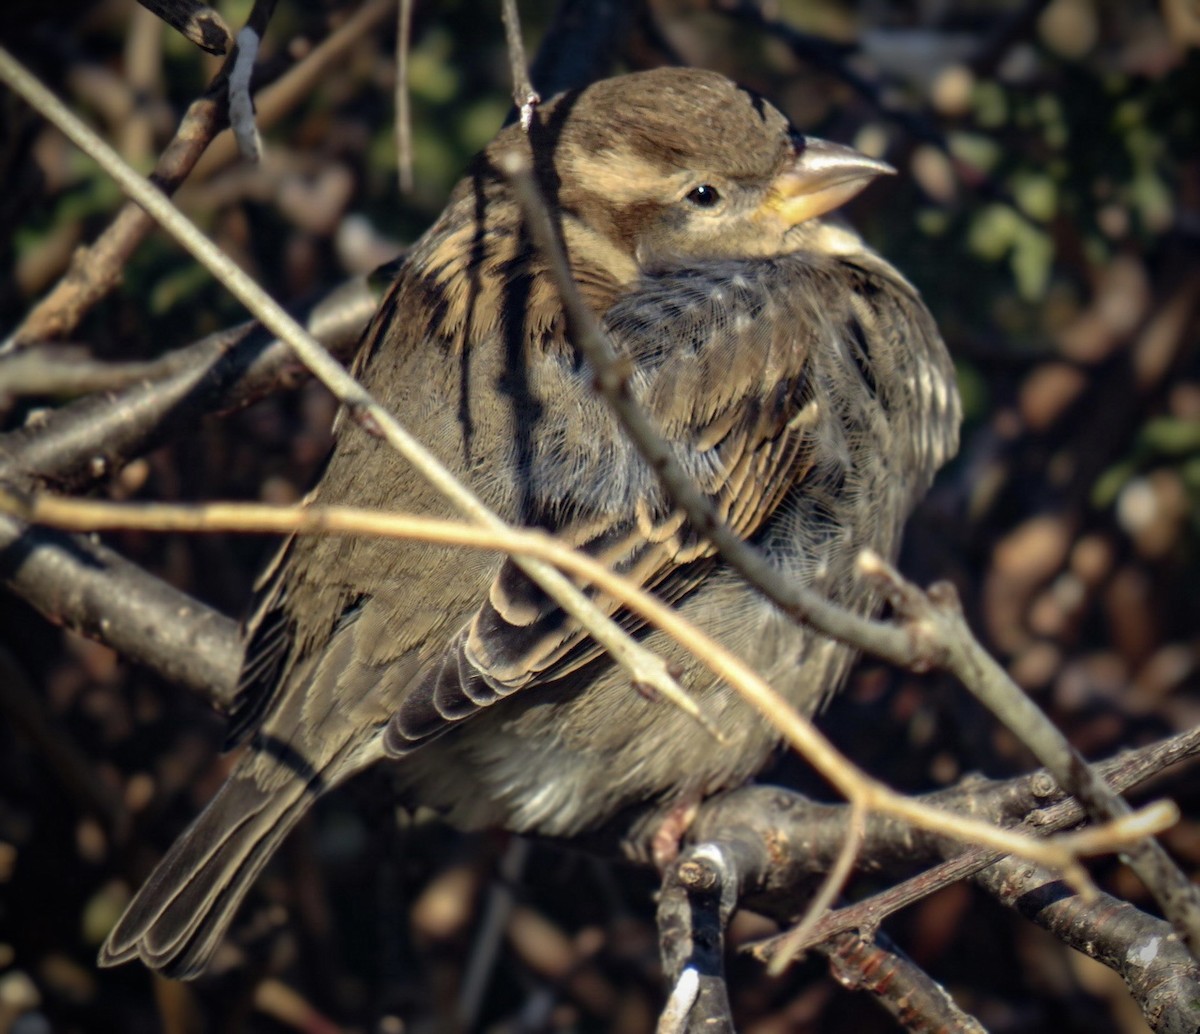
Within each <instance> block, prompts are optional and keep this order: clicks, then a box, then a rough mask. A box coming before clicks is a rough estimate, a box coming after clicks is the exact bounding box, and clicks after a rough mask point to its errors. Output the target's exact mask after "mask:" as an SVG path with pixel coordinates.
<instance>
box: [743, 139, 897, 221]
mask: <svg viewBox="0 0 1200 1034" xmlns="http://www.w3.org/2000/svg"><path fill="white" fill-rule="evenodd" d="M796 149H797V154H796V160H795V162H793V163H792V165H791V166H790V167H789V168H787V169H785V170H784V171H783V172H781V173H780V174H779V175H778V176H776V177H775V179H774V181H773V182H772V184H771V189H770V191H769V193H768V195H767V199H766V200H765V201H764V202H763V206H762V207H763V210H764V214H771V215H774V216H775V217H776V218H778V219H781V220H782V221H783V222H784V223H785V224H786V225H787V227H788V228H789V229H790V228H791V227H793V226H798V225H799V224H800V223H803V222H806V221H807V220H809V219H815V218H816V217H817V216H819V215H824V214H825V213H826V212H831V211H833V209H835V208H837V207H838V206H840V205H844V204H845V203H846V202H847V201H849V200H850V199H851V198H852V197H854V195H855V194H857V193H858V192H859V191H860V190H862V189H863V187H865V186H866V185H867V184H868V183H870V182H871V180H873V179H874V178H875V177H876V176H885V175H888V176H890V175H892V174H894V173H895V171H896V170H895V169H893V168H892V167H891V166H890V165H888V164H887V162H881V161H877V160H876V159H874V158H868V157H867V156H866V155H865V154H861V153H860V152H858V151H856V150H854V148H852V147H843V146H842V145H841V144H833V143H830V142H829V141H828V140H821V139H819V138H817V137H813V136H800V137H797V138H796Z"/></svg>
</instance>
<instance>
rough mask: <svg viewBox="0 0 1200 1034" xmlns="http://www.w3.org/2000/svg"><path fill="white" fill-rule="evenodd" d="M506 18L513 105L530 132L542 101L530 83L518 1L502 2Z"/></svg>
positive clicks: (505, 27)
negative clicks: (530, 126) (537, 108)
mask: <svg viewBox="0 0 1200 1034" xmlns="http://www.w3.org/2000/svg"><path fill="white" fill-rule="evenodd" d="M501 3H502V10H503V16H504V39H505V42H506V43H507V45H508V61H509V68H510V70H511V72H512V88H513V103H514V104H515V105H516V106H517V110H518V111H519V112H520V113H521V128H522V129H523V130H525V131H526V132H529V125H530V123H531V122H532V120H533V109H534V108H536V107H537V106H538V105H539V104H540V103H541V101H542V98H541V97H539V96H538V94H537V91H536V90H535V89H534V88H533V83H531V82H530V81H529V66H528V65H527V64H526V63H525V43H524V41H523V40H522V39H521V17H520V15H519V14H518V13H517V0H501Z"/></svg>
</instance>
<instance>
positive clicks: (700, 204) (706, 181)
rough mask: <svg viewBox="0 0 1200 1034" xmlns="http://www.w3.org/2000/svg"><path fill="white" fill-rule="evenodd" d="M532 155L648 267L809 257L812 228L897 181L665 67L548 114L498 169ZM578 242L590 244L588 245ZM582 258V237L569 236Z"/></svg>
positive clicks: (721, 82)
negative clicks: (804, 253) (801, 253)
mask: <svg viewBox="0 0 1200 1034" xmlns="http://www.w3.org/2000/svg"><path fill="white" fill-rule="evenodd" d="M514 147H517V148H523V149H529V151H531V152H532V155H531V157H532V161H533V164H534V167H535V169H536V170H537V173H538V177H539V180H540V182H541V185H542V189H543V191H544V193H545V194H546V195H547V197H548V199H549V200H550V202H551V204H552V205H553V206H554V207H555V208H556V209H557V211H559V212H561V213H562V218H563V221H564V225H565V226H567V225H568V224H570V223H572V222H573V223H577V224H579V225H580V226H581V227H583V228H585V229H586V232H587V234H590V235H593V236H594V235H597V234H598V235H600V236H602V237H603V238H605V243H607V244H608V245H609V246H611V247H612V248H613V249H615V252H616V253H617V254H619V255H623V256H625V257H628V258H631V259H632V260H633V261H634V262H635V263H636V265H637V267H638V268H640V269H642V270H645V269H647V268H650V267H653V266H655V265H659V264H662V263H671V262H680V261H684V262H686V261H687V260H688V259H720V258H767V257H771V256H775V255H781V254H787V253H789V252H793V251H797V250H801V249H803V248H805V247H806V246H809V245H808V242H809V241H810V240H811V233H806V232H805V230H804V228H805V227H806V226H808V225H809V224H810V223H811V222H812V221H813V220H815V219H817V218H818V217H820V216H822V215H824V214H825V213H827V212H830V211H832V210H833V209H835V208H837V207H838V206H840V205H842V204H844V203H845V202H846V201H848V200H849V199H850V198H852V197H853V196H854V195H856V194H857V193H859V191H861V190H862V189H863V188H864V187H865V186H866V185H867V184H868V183H869V182H870V181H871V180H872V179H874V178H875V177H876V176H879V175H882V174H886V173H891V172H893V171H894V170H893V169H892V168H891V167H890V166H889V165H887V164H885V163H884V162H881V161H877V160H875V159H873V158H868V157H867V156H866V155H863V154H860V153H859V152H858V151H855V150H853V149H852V148H849V147H844V146H842V145H840V144H834V143H830V142H828V141H825V140H821V139H818V138H815V137H809V136H805V135H803V134H801V133H799V132H797V131H796V130H795V129H794V128H793V127H792V126H791V124H790V123H789V122H788V120H787V118H786V117H785V116H784V115H783V114H782V113H781V112H780V111H779V110H778V109H777V108H775V107H774V106H773V105H771V104H770V103H768V102H767V101H765V100H763V99H762V98H761V97H758V96H756V95H755V94H753V93H751V92H749V91H747V90H745V89H742V88H741V87H739V86H737V85H736V84H735V83H733V82H731V81H730V80H728V79H726V78H725V77H724V76H721V75H718V74H717V73H715V72H708V71H703V70H699V69H685V68H659V69H655V70H653V71H648V72H638V73H634V74H631V75H624V76H618V77H616V78H613V79H605V80H601V81H599V82H596V83H593V84H592V85H590V86H588V87H586V88H584V89H582V90H578V91H574V92H572V93H566V94H563V95H561V96H559V97H556V98H555V99H554V100H552V101H550V102H549V103H547V104H545V105H543V106H542V107H540V108H539V109H538V110H537V111H536V113H535V116H534V120H533V122H532V124H531V126H530V130H529V133H528V135H526V134H525V133H524V132H523V131H522V130H521V129H520V127H518V126H510V127H509V128H508V129H506V130H505V131H503V132H502V133H501V134H500V135H499V136H498V137H497V138H496V140H495V141H494V142H493V144H492V145H491V146H490V147H489V148H488V150H487V151H486V152H485V159H486V160H487V161H488V162H489V163H490V164H491V165H492V167H493V168H495V167H496V165H497V163H498V162H499V161H500V160H501V158H502V157H503V153H504V152H505V151H506V150H508V149H510V148H514ZM577 236H578V235H577ZM564 237H565V239H566V242H567V245H568V249H570V248H571V244H572V234H571V233H570V232H565V233H564Z"/></svg>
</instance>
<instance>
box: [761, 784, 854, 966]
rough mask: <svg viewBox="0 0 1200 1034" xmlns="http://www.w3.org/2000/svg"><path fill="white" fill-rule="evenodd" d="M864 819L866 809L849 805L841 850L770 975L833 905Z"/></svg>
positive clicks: (850, 865)
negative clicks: (848, 814)
mask: <svg viewBox="0 0 1200 1034" xmlns="http://www.w3.org/2000/svg"><path fill="white" fill-rule="evenodd" d="M866 819H867V816H866V812H865V811H864V810H863V808H862V807H861V806H860V805H859V804H857V803H856V804H854V805H852V806H851V808H850V816H849V818H848V819H847V820H846V839H845V842H844V843H843V844H842V849H841V850H840V851H839V852H838V856H837V860H836V861H835V862H834V863H833V865H832V866H831V867H830V869H829V872H827V873H826V874H825V879H824V880H823V881H822V882H821V886H820V887H819V888H818V889H817V893H816V894H815V895H814V897H813V899H812V901H810V902H809V904H808V907H807V908H806V909H805V911H804V918H803V919H802V920H801V921H800V922H799V923H798V924H797V925H796V926H795V927H794V928H793V929H791V930H789V931H788V932H787V933H786V934H785V935H784V937H783V939H782V940H781V941H780V942H779V944H778V947H777V950H776V953H775V955H774V956H773V957H772V958H771V962H770V964H769V965H768V966H767V973H768V974H770V975H771V976H779V974H780V973H782V972H783V971H784V970H785V969H787V967H788V966H789V965H790V964H791V961H792V959H794V958H795V957H796V955H797V954H798V953H799V951H800V946H801V945H802V944H804V942H805V940H806V939H807V938H808V935H809V933H810V932H811V931H812V929H813V928H814V927H815V926H816V925H817V923H818V922H819V921H820V920H821V917H822V916H824V915H825V913H826V912H827V911H828V910H829V909H831V908H832V907H833V903H834V901H836V900H837V897H838V895H839V894H841V892H842V889H843V888H844V887H845V886H846V881H847V880H848V879H849V878H850V873H851V871H852V870H853V868H854V863H855V861H856V860H857V859H858V852H859V851H860V850H861V849H862V843H863V837H864V835H865V834H866Z"/></svg>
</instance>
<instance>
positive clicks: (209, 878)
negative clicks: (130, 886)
mask: <svg viewBox="0 0 1200 1034" xmlns="http://www.w3.org/2000/svg"><path fill="white" fill-rule="evenodd" d="M315 799H316V793H315V792H314V790H313V788H312V786H311V784H307V783H306V782H305V781H304V780H303V779H299V778H293V779H291V780H289V781H288V782H287V783H286V785H284V786H279V787H275V788H273V789H272V790H270V791H269V792H268V791H264V790H262V789H261V788H260V787H259V785H258V781H257V780H256V779H255V778H254V774H253V773H252V772H246V773H244V774H239V773H237V772H235V773H234V774H233V775H232V776H231V777H230V779H229V780H228V781H227V782H226V784H225V785H224V786H223V787H222V788H221V789H220V791H219V792H218V793H217V795H216V797H214V798H213V799H212V801H211V802H209V805H208V807H207V808H205V809H204V811H203V812H201V813H200V815H199V817H198V818H197V819H196V821H195V822H193V823H192V825H191V827H190V828H189V829H188V830H187V831H186V832H185V833H184V834H183V835H182V836H181V837H179V839H178V840H176V841H175V843H174V844H173V845H172V847H171V849H170V851H168V852H167V854H166V856H165V857H164V858H163V860H162V861H161V862H159V864H158V866H157V867H156V868H155V870H154V872H153V873H151V875H150V878H149V879H148V880H147V881H146V884H145V886H143V887H142V889H141V890H139V891H138V893H137V896H136V897H135V898H134V899H133V901H132V902H131V903H130V905H129V907H128V908H127V909H126V910H125V914H124V915H123V916H122V917H121V919H120V920H119V921H118V923H117V925H116V927H115V928H114V929H113V931H112V933H110V934H109V936H108V940H107V941H105V943H104V946H103V947H102V948H101V949H100V955H99V959H98V962H99V964H100V965H101V966H116V965H119V964H121V963H123V962H128V961H130V960H131V959H135V958H141V960H142V961H143V962H144V963H145V964H146V965H147V966H149V967H150V968H151V969H155V970H159V971H160V972H162V973H164V974H165V975H167V976H170V977H175V978H177V979H187V978H189V977H194V976H197V975H199V974H200V973H201V972H203V970H204V968H205V967H206V966H207V964H208V961H209V959H210V958H211V957H212V954H213V952H214V951H215V950H216V948H217V945H218V944H220V943H221V939H222V938H223V937H224V936H225V932H226V930H227V929H228V928H229V924H230V922H231V921H232V920H233V917H234V914H235V912H236V911H237V908H238V906H239V905H240V904H241V903H242V900H243V899H244V898H245V896H246V893H247V891H249V889H250V886H251V884H253V882H254V880H255V878H256V877H257V876H258V874H259V873H260V872H261V871H262V869H263V866H265V865H266V863H267V861H268V859H270V857H271V855H272V854H274V853H275V850H276V848H278V847H279V845H280V843H282V841H283V839H284V837H285V836H287V834H288V832H289V831H290V830H291V828H292V827H293V826H294V825H295V824H296V823H297V821H299V819H300V817H301V816H302V815H303V814H304V813H305V812H306V811H307V810H308V809H309V807H310V806H311V805H312V803H313V801H314V800H315Z"/></svg>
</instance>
